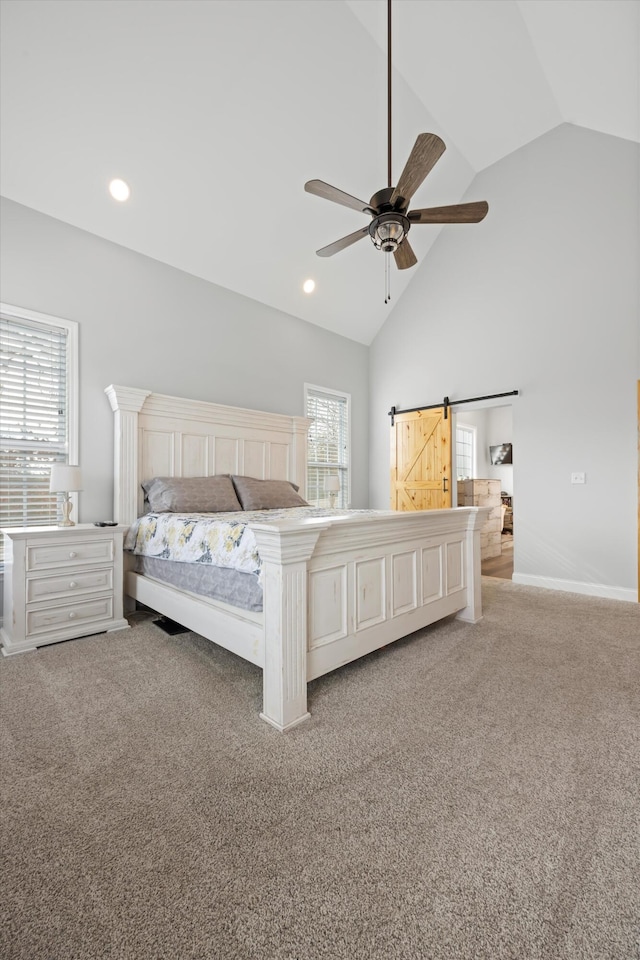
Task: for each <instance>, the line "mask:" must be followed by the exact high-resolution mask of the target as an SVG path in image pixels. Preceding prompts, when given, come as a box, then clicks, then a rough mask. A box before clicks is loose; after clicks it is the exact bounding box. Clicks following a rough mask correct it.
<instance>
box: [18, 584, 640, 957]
mask: <svg viewBox="0 0 640 960" xmlns="http://www.w3.org/2000/svg"><path fill="white" fill-rule="evenodd" d="M483 598H484V606H485V617H484V619H483V620H482V621H481V622H480V623H478V624H477V625H468V624H464V623H462V622H459V621H457V620H455V619H453V618H449V619H447V620H446V621H443V622H441V623H439V624H436V625H434V626H433V627H430V628H428V629H426V630H423V631H421V632H419V633H417V634H414V635H412V636H411V637H409V638H406V639H405V640H402V641H400V642H398V643H396V644H393V645H392V646H389V647H387V648H385V649H384V650H382V651H379V652H378V653H376V654H372V655H370V656H368V657H366V658H364V659H362V660H360V661H358V662H356V663H354V664H351V665H349V666H347V667H344V668H342V669H341V670H339V671H336V672H335V673H333V674H331V675H329V676H326V677H323V678H321V679H319V680H317V681H314V682H313V683H312V684H310V690H309V693H310V696H309V707H310V710H311V719H310V720H309V721H307V722H306V723H304V724H302V725H300V726H299V727H298V728H296V729H294V730H293V731H291V732H290V733H288V734H284V735H282V734H279V733H277V732H276V731H275V730H273V729H272V728H271V727H269V726H267V725H266V724H265V723H264V722H263V721H261V720H260V719H259V718H258V712H259V710H260V708H261V693H262V690H261V686H262V675H261V671H260V670H258V669H257V668H255V667H253V666H252V665H250V664H248V663H246V662H244V661H242V660H240V659H239V658H237V657H235V656H233V655H232V654H230V653H228V652H226V651H224V650H222V649H221V648H219V647H216V646H215V645H213V644H211V643H209V642H208V641H206V640H204V639H202V638H201V637H198V636H197V635H195V634H193V633H187V634H183V635H180V636H175V637H170V636H167V635H166V634H164V633H163V632H162V631H161V630H160V629H159V628H158V627H156V626H154V625H153V624H152V623H151V621H150V620H149V619H148V618H147V617H144V616H136V617H135V618H133V620H132V623H133V624H134V626H133V628H132V629H131V630H128V631H121V632H118V633H113V634H103V635H100V636H94V637H90V638H85V639H83V640H77V641H69V642H67V643H63V644H59V645H56V646H52V647H47V648H43V649H41V650H40V651H38V653H35V654H24V655H20V656H15V657H13V658H8V659H4V660H3V661H2V662H1V663H0V679H1V682H2V716H1V720H2V722H1V726H0V733H1V745H2V802H1V808H0V820H1V824H2V840H3V843H2V856H3V867H2V886H1V888H0V889H1V891H2V908H1V910H0V916H1V920H0V923H1V924H2V934H1V936H2V941H1V943H0V953H1V955H2V957H3V958H4V960H102V958H105V960H106V958H108V960H165V958H166V960H321V958H322V960H507V958H509V960H637V958H640V946H639V943H640V920H639V918H640V882H639V877H640V873H639V864H640V857H639V844H640V836H639V798H638V784H639V780H640V703H639V701H640V658H639V653H640V608H639V607H638V606H637V605H635V604H630V603H622V602H615V601H607V600H598V599H593V598H587V597H579V596H575V595H571V594H565V593H556V592H552V591H544V590H539V589H534V588H531V587H523V586H519V585H516V584H513V583H511V582H509V581H500V580H493V579H488V578H485V579H484V581H483Z"/></svg>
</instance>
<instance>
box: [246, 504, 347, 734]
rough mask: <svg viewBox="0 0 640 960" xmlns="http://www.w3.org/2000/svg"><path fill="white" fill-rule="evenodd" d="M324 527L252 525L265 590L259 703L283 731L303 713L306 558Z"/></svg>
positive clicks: (304, 716) (264, 715) (267, 717)
mask: <svg viewBox="0 0 640 960" xmlns="http://www.w3.org/2000/svg"><path fill="white" fill-rule="evenodd" d="M328 527H329V524H328V523H323V522H321V521H320V522H316V523H314V524H313V526H312V525H309V526H305V527H302V528H300V527H298V529H295V528H291V529H286V526H285V525H284V524H282V525H277V524H273V525H266V524H251V529H252V530H253V532H254V533H255V537H256V541H257V544H258V551H259V553H260V558H261V560H262V570H263V573H262V576H263V590H264V670H263V704H262V713H261V714H260V717H261V718H262V719H263V720H266V721H267V723H270V724H271V725H272V726H273V727H275V728H276V729H277V730H280V731H285V730H289V729H290V728H291V727H294V726H296V724H298V723H301V722H302V721H303V720H306V719H307V718H308V717H309V712H308V710H307V560H308V559H309V558H310V557H311V555H312V553H313V551H314V549H315V546H316V543H317V541H318V537H319V536H320V533H321V532H322V530H325V529H327V528H328Z"/></svg>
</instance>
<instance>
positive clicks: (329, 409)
mask: <svg viewBox="0 0 640 960" xmlns="http://www.w3.org/2000/svg"><path fill="white" fill-rule="evenodd" d="M304 394H305V409H306V415H307V416H308V417H310V418H311V420H312V421H313V422H312V423H311V425H310V427H309V440H308V450H307V497H306V499H307V500H308V501H309V503H310V504H312V505H313V506H316V507H329V506H331V497H330V494H329V492H328V491H327V490H326V489H325V483H326V480H327V479H328V478H329V477H337V478H338V480H339V481H340V490H339V491H338V493H337V495H336V498H335V506H336V507H347V506H348V505H349V502H350V500H351V495H350V494H351V491H350V477H349V457H350V449H349V448H350V439H349V408H350V404H351V398H350V396H349V394H347V393H338V392H337V391H335V390H325V389H324V387H314V386H311V385H310V384H308V383H305V386H304Z"/></svg>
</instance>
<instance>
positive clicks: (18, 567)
mask: <svg viewBox="0 0 640 960" xmlns="http://www.w3.org/2000/svg"><path fill="white" fill-rule="evenodd" d="M125 530H126V528H125V527H123V526H118V527H95V526H93V524H84V523H83V524H77V525H76V526H74V527H17V528H12V529H5V530H3V531H2V532H3V534H4V544H5V568H4V622H3V627H2V630H1V631H0V640H1V642H2V652H3V654H4V655H5V656H8V655H9V654H13V653H23V652H25V651H27V650H35V649H36V648H37V647H41V646H44V645H45V644H47V643H57V642H58V641H60V640H70V639H72V638H74V637H83V636H86V635H88V634H92V633H102V632H103V631H107V630H122V629H125V628H126V627H128V626H129V624H128V623H127V621H126V620H125V619H124V617H123V613H122V600H123V585H122V569H123V568H122V539H123V536H124V533H125Z"/></svg>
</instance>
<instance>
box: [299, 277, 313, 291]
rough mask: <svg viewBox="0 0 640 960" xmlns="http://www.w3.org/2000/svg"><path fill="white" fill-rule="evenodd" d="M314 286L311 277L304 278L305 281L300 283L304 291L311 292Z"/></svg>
mask: <svg viewBox="0 0 640 960" xmlns="http://www.w3.org/2000/svg"><path fill="white" fill-rule="evenodd" d="M315 288H316V282H315V280H311V279H309V280H305V282H304V283H303V284H302V289H303V290H304V292H305V293H313V291H314V290H315Z"/></svg>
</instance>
